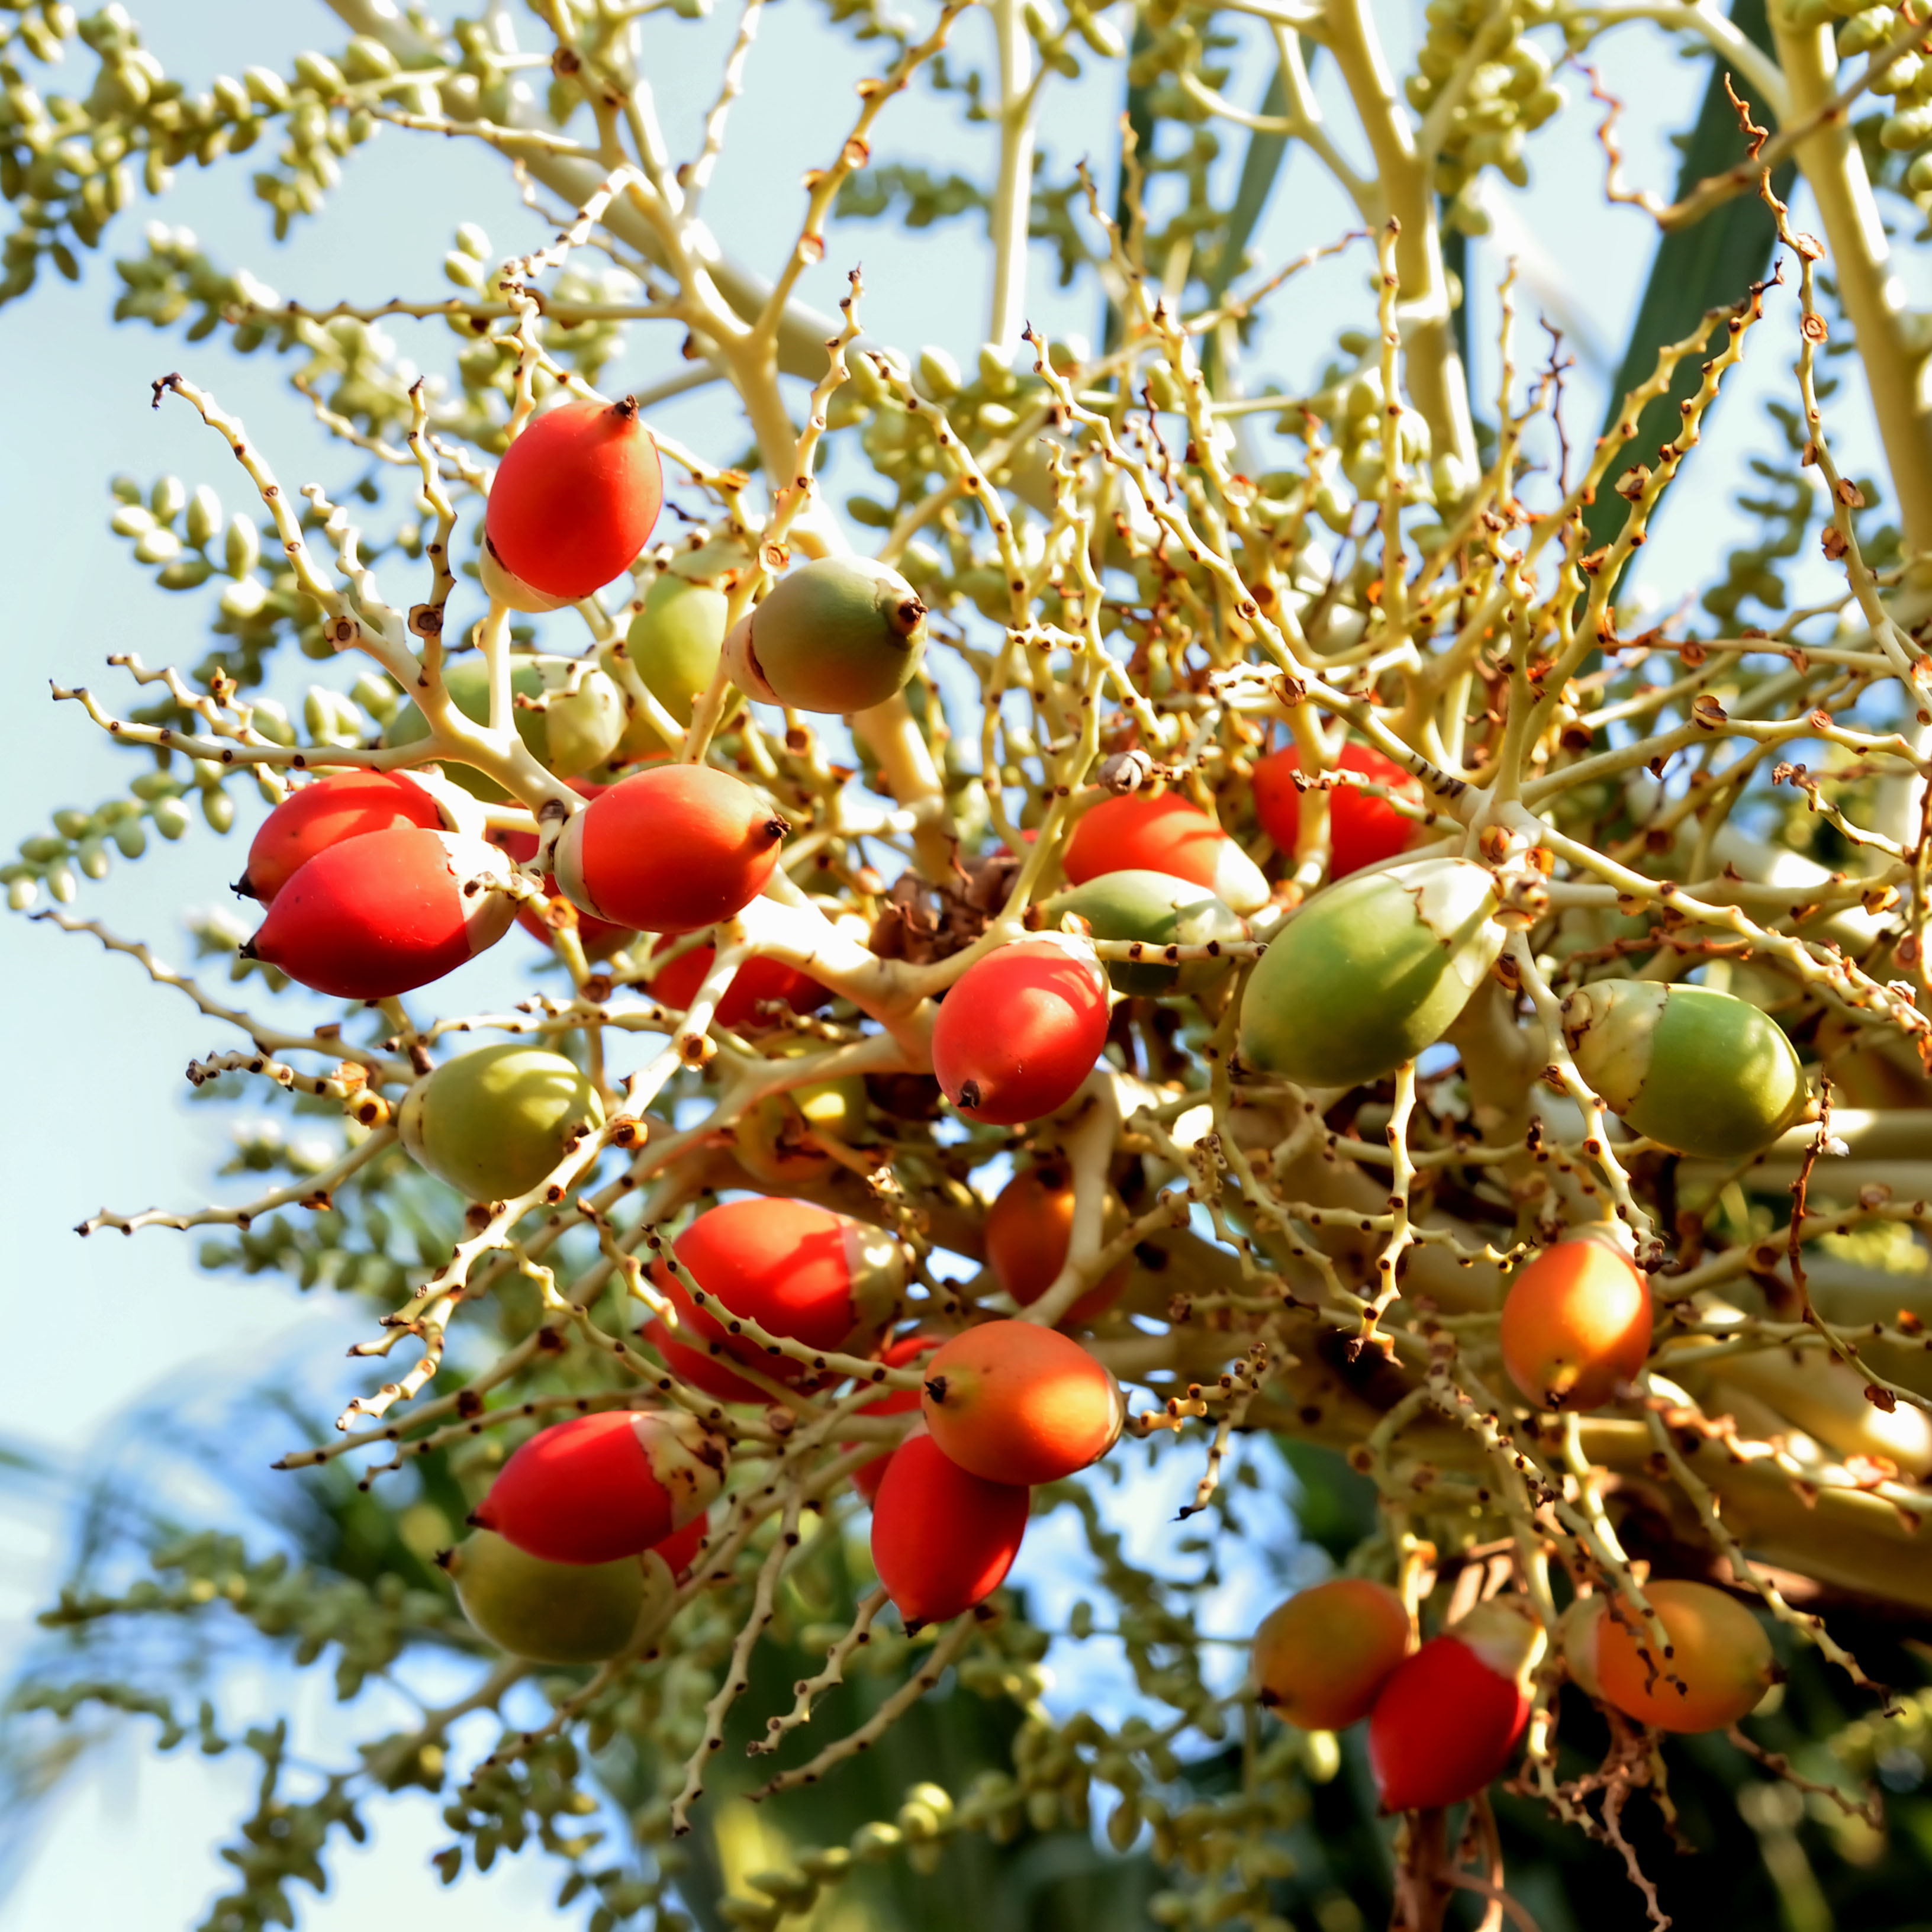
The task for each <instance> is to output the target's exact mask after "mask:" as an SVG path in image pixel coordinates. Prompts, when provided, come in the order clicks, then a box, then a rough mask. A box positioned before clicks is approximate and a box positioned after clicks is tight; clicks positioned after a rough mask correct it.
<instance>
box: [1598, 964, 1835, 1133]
mask: <svg viewBox="0 0 1932 1932" xmlns="http://www.w3.org/2000/svg"><path fill="white" fill-rule="evenodd" d="M1563 1037H1564V1040H1565V1043H1567V1044H1568V1046H1569V1049H1570V1051H1571V1053H1572V1054H1573V1055H1575V1057H1576V1061H1577V1071H1578V1072H1579V1073H1581V1074H1582V1075H1583V1078H1584V1079H1586V1080H1587V1081H1588V1082H1589V1083H1590V1085H1591V1087H1592V1088H1593V1089H1594V1090H1595V1092H1596V1094H1598V1097H1600V1098H1601V1100H1602V1101H1603V1103H1604V1106H1607V1107H1608V1108H1609V1109H1610V1111H1611V1112H1612V1113H1613V1114H1619V1115H1622V1117H1623V1118H1624V1119H1625V1121H1628V1123H1629V1124H1630V1125H1631V1127H1634V1129H1635V1130H1637V1133H1640V1134H1643V1135H1646V1136H1649V1139H1652V1140H1654V1141H1655V1142H1657V1143H1658V1145H1659V1146H1661V1147H1667V1148H1670V1149H1672V1150H1673V1151H1674V1152H1676V1153H1678V1154H1694V1155H1698V1156H1701V1157H1703V1158H1704V1159H1706V1160H1736V1159H1738V1158H1739V1157H1742V1156H1743V1155H1745V1154H1755V1153H1756V1152H1757V1151H1758V1149H1759V1148H1762V1147H1765V1146H1767V1145H1769V1144H1770V1142H1772V1141H1775V1139H1777V1138H1778V1136H1779V1135H1780V1134H1781V1133H1783V1132H1784V1130H1785V1129H1786V1128H1787V1127H1790V1125H1791V1124H1792V1122H1793V1121H1795V1120H1796V1119H1797V1118H1798V1116H1799V1115H1800V1114H1801V1113H1802V1112H1804V1109H1805V1099H1806V1092H1805V1070H1804V1067H1802V1065H1801V1064H1799V1058H1798V1053H1797V1049H1796V1048H1794V1047H1793V1046H1792V1044H1791V1043H1790V1040H1787V1038H1786V1037H1785V1034H1784V1028H1782V1027H1781V1026H1780V1025H1778V1022H1776V1021H1775V1020H1774V1019H1772V1018H1771V1016H1769V1014H1767V1013H1763V1012H1762V1011H1760V1009H1759V1008H1757V1007H1754V1006H1753V1005H1752V1004H1751V1002H1750V1001H1748V1000H1740V999H1738V998H1735V997H1733V995H1731V994H1729V993H1719V992H1714V991H1712V989H1711V988H1709V987H1708V986H1660V985H1658V983H1655V981H1653V980H1598V981H1597V982H1596V983H1595V985H1593V986H1585V987H1583V988H1582V989H1580V991H1578V992H1574V993H1572V994H1571V995H1570V997H1569V998H1568V999H1567V1000H1566V1001H1564V1003H1563Z"/></svg>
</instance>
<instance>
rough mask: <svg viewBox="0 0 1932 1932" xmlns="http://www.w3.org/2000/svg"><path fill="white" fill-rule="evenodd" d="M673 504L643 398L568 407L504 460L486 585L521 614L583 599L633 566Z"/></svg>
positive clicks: (494, 489) (489, 520)
mask: <svg viewBox="0 0 1932 1932" xmlns="http://www.w3.org/2000/svg"><path fill="white" fill-rule="evenodd" d="M663 506H664V468H663V466H662V464H661V463H660V462H659V460H658V446H657V445H656V443H654V442H653V441H652V438H651V433H650V431H649V430H647V429H646V428H645V427H644V425H643V422H642V420H641V419H640V417H639V416H638V414H637V404H635V403H634V402H632V401H631V399H630V398H628V396H627V397H625V399H624V400H623V401H622V402H618V403H599V402H587V401H586V402H574V403H564V404H560V405H559V407H557V408H556V409H553V410H547V411H546V412H545V413H544V414H543V415H541V416H537V417H535V418H533V419H532V420H531V422H529V424H528V425H526V428H524V430H523V434H521V435H520V436H519V437H517V440H516V441H515V442H514V443H511V446H509V448H508V450H506V451H505V452H504V455H503V460H502V462H501V463H499V464H498V465H497V466H496V478H495V480H494V481H493V482H492V483H491V484H490V505H489V508H488V510H487V512H486V513H485V514H484V538H483V587H484V589H486V590H487V591H488V592H489V593H490V595H491V596H492V597H493V598H495V599H496V601H499V603H503V604H508V605H509V606H510V607H511V609H513V610H556V608H558V607H559V605H562V604H574V603H576V602H577V601H579V600H580V598H585V597H588V596H589V595H590V594H591V592H592V591H595V590H600V589H602V588H603V586H604V585H605V584H607V583H609V582H610V580H611V579H612V578H613V577H616V576H619V575H620V574H622V572H624V571H626V570H628V569H629V568H630V567H631V564H632V563H633V562H635V561H636V559H637V555H638V553H639V552H640V551H641V550H643V547H644V543H645V540H646V538H648V537H649V535H650V533H651V529H652V526H653V525H654V524H655V523H656V521H657V520H658V511H659V510H660V509H661V508H663Z"/></svg>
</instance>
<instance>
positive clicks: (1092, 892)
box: [1040, 871, 1247, 993]
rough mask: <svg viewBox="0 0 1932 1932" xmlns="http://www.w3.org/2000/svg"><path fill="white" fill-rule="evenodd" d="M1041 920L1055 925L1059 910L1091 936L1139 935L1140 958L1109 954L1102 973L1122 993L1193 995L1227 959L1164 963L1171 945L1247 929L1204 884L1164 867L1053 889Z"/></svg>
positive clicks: (1225, 938)
mask: <svg viewBox="0 0 1932 1932" xmlns="http://www.w3.org/2000/svg"><path fill="white" fill-rule="evenodd" d="M1040 911H1041V913H1042V914H1043V921H1044V923H1045V924H1046V925H1047V926H1058V924H1059V923H1060V919H1061V914H1062V913H1077V914H1079V916H1080V917H1081V918H1082V919H1085V920H1086V922H1087V923H1088V926H1091V928H1092V929H1093V933H1094V938H1096V939H1124V940H1127V941H1136V940H1137V941H1139V942H1140V943H1141V944H1142V945H1144V946H1145V947H1147V949H1148V954H1149V957H1148V959H1145V960H1134V959H1109V960H1106V961H1103V962H1102V963H1103V965H1105V966H1106V969H1107V977H1108V978H1109V980H1112V982H1113V983H1114V986H1115V989H1116V990H1117V991H1118V992H1123V993H1192V992H1196V991H1198V990H1199V989H1200V988H1201V987H1202V986H1206V985H1208V984H1209V983H1211V981H1213V980H1217V979H1218V978H1219V977H1220V976H1221V975H1222V974H1223V973H1225V972H1226V971H1227V970H1228V967H1229V962H1228V961H1227V960H1226V959H1190V960H1187V961H1186V962H1183V963H1182V964H1181V965H1174V966H1169V965H1163V964H1162V963H1161V959H1160V954H1161V953H1162V951H1163V950H1164V949H1165V948H1166V947H1170V946H1211V945H1217V944H1219V945H1226V944H1228V943H1229V941H1232V940H1238V939H1244V938H1247V927H1246V926H1244V924H1243V923H1242V922H1241V919H1239V918H1238V917H1237V916H1236V915H1235V913H1234V912H1233V911H1232V910H1231V909H1230V908H1229V907H1228V906H1227V905H1226V904H1224V903H1223V901H1221V900H1220V899H1218V898H1216V897H1215V896H1214V894H1213V893H1212V892H1210V891H1208V889H1207V887H1206V886H1197V885H1196V884H1194V883H1193V882H1192V881H1191V880H1187V879H1177V878H1175V877H1173V876H1172V874H1169V873H1166V872H1149V871H1124V872H1103V873H1102V874H1100V877H1098V878H1096V879H1089V880H1088V881H1087V883H1085V885H1084V886H1075V887H1074V888H1073V890H1072V891H1071V892H1061V893H1058V894H1057V895H1055V897H1054V898H1050V899H1049V900H1048V901H1046V904H1044V905H1043V906H1042V907H1041V908H1040Z"/></svg>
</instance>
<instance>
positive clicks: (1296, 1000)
mask: <svg viewBox="0 0 1932 1932" xmlns="http://www.w3.org/2000/svg"><path fill="white" fill-rule="evenodd" d="M1498 904H1499V901H1498V899H1497V897H1496V881H1495V880H1494V878H1493V876H1492V875H1491V874H1490V873H1489V872H1488V871H1486V870H1485V869H1484V868H1483V867H1482V866H1481V865H1476V864H1475V863H1473V862H1471V861H1469V860H1468V859H1416V860H1415V861H1414V862H1412V863H1411V864H1409V865H1397V866H1394V867H1392V868H1390V869H1389V870H1388V871H1384V872H1368V873H1364V874H1362V875H1361V877H1357V878H1353V879H1345V880H1343V881H1342V883H1340V885H1335V886H1328V887H1326V888H1325V889H1324V890H1322V891H1321V892H1317V893H1316V895H1315V896H1314V897H1313V898H1312V899H1310V901H1308V903H1307V904H1306V905H1305V906H1304V907H1302V908H1301V910H1300V911H1299V912H1298V913H1296V914H1295V916H1294V917H1293V918H1292V919H1290V920H1289V922H1288V923H1287V924H1286V926H1284V927H1283V929H1282V930H1281V932H1280V933H1279V934H1278V935H1277V936H1276V937H1275V938H1274V939H1273V940H1272V941H1271V942H1270V943H1269V945H1268V950H1267V952H1266V953H1264V954H1263V955H1262V957H1261V959H1259V961H1258V962H1256V966H1255V969H1254V971H1253V973H1251V974H1250V975H1249V977H1248V983H1247V991H1246V992H1244V994H1243V995H1242V997H1241V1032H1240V1036H1239V1038H1240V1052H1241V1058H1242V1060H1243V1061H1244V1063H1245V1064H1247V1066H1249V1067H1251V1068H1253V1069H1254V1070H1256V1071H1257V1072H1259V1073H1279V1074H1280V1075H1281V1076H1283V1077H1284V1078H1285V1079H1289V1080H1292V1081H1294V1082H1295V1083H1296V1084H1297V1085H1300V1086H1304V1087H1318V1088H1333V1087H1355V1086H1360V1085H1363V1084H1364V1082H1368V1081H1371V1080H1379V1079H1382V1076H1384V1075H1385V1074H1388V1073H1394V1070H1396V1068H1397V1067H1399V1066H1400V1065H1401V1064H1402V1063H1403V1061H1405V1060H1413V1059H1414V1058H1415V1057H1416V1055H1418V1054H1419V1053H1421V1052H1422V1051H1423V1049H1424V1048H1425V1047H1429V1046H1433V1045H1434V1044H1435V1043H1436V1041H1437V1040H1440V1039H1441V1038H1442V1035H1443V1034H1444V1033H1445V1031H1447V1030H1448V1027H1449V1026H1450V1025H1451V1023H1452V1022H1454V1019H1456V1016H1457V1015H1458V1014H1459V1013H1461V1012H1462V1010H1463V1007H1465V1006H1466V1005H1467V1004H1468V1003H1469V995H1471V993H1472V992H1474V991H1475V989H1476V988H1477V987H1478V986H1479V985H1480V984H1481V983H1482V980H1483V979H1484V976H1485V975H1486V974H1487V973H1488V971H1489V970H1490V968H1491V967H1492V966H1493V965H1495V963H1496V956H1497V955H1498V954H1499V953H1500V952H1501V951H1502V944H1503V939H1504V936H1505V935H1504V932H1503V929H1502V927H1501V926H1499V925H1498V924H1497V922H1496V920H1495V919H1493V918H1492V917H1491V916H1490V915H1491V913H1493V912H1494V911H1495V910H1496V907H1497V905H1498Z"/></svg>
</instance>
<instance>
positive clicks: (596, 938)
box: [489, 778, 637, 959]
mask: <svg viewBox="0 0 1932 1932" xmlns="http://www.w3.org/2000/svg"><path fill="white" fill-rule="evenodd" d="M567 782H568V784H569V786H570V788H571V790H572V791H574V792H575V793H577V796H579V797H580V798H583V799H593V798H598V797H601V796H602V795H603V794H604V793H605V792H607V791H608V790H610V787H609V786H608V785H601V784H592V783H591V782H590V781H589V779H588V778H571V779H569V780H568V781H567ZM489 838H490V844H493V845H500V846H501V847H502V848H503V850H505V852H507V853H509V855H510V856H511V858H513V859H515V860H516V862H517V864H518V865H526V864H528V862H529V861H530V860H531V859H534V858H535V856H537V848H538V846H539V845H540V844H541V843H542V841H541V840H540V839H539V838H538V836H537V835H536V834H535V832H491V833H490V835H489ZM543 887H544V891H545V892H547V893H549V895H550V910H552V911H553V912H556V911H558V910H560V908H559V904H558V902H559V901H560V900H561V901H562V907H563V908H567V910H562V916H563V917H564V919H565V920H571V919H574V921H575V922H576V925H577V944H578V945H580V946H581V947H583V956H584V958H585V959H607V958H608V957H609V956H610V954H612V953H616V952H619V951H621V950H622V949H623V948H624V947H626V946H628V945H629V944H630V943H631V941H632V940H634V938H637V933H636V932H635V931H634V929H632V928H631V927H630V926H613V925H612V924H611V923H610V921H609V920H608V919H596V918H593V917H592V915H591V914H590V913H587V912H581V913H580V912H579V911H578V910H577V908H576V907H574V906H573V905H571V904H570V901H568V899H565V898H563V895H562V892H560V891H559V889H558V886H557V883H556V874H554V873H546V874H544V882H543ZM517 924H518V925H519V926H521V927H522V928H523V930H524V931H525V932H527V933H529V935H531V937H532V938H535V939H541V941H543V943H544V944H545V945H546V946H547V947H550V948H551V949H552V950H554V949H555V947H556V929H555V927H553V926H552V925H551V924H550V922H549V921H548V919H546V918H545V917H544V914H543V913H540V912H538V910H536V909H535V907H533V906H528V905H520V906H518V907H517Z"/></svg>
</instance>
